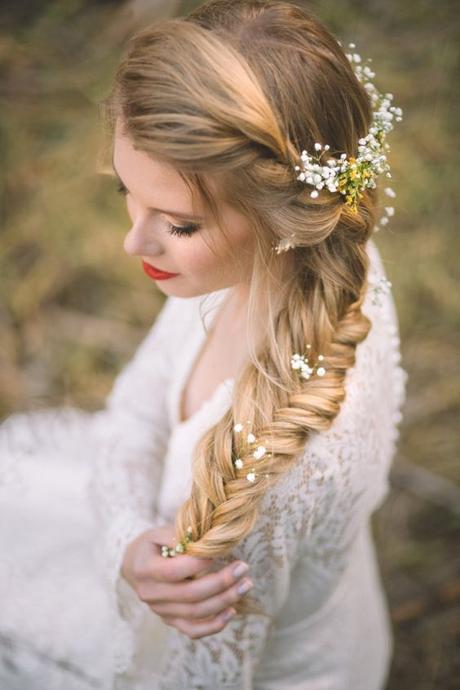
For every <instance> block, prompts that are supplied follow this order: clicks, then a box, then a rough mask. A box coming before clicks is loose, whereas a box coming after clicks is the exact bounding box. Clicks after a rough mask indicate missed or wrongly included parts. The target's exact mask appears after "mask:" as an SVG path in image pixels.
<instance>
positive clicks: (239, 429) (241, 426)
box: [233, 422, 243, 432]
mask: <svg viewBox="0 0 460 690" xmlns="http://www.w3.org/2000/svg"><path fill="white" fill-rule="evenodd" d="M233 431H237V432H238V431H243V425H242V424H241V422H238V424H235V426H234V427H233Z"/></svg>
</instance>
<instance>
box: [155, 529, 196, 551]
mask: <svg viewBox="0 0 460 690" xmlns="http://www.w3.org/2000/svg"><path fill="white" fill-rule="evenodd" d="M192 536H193V531H192V526H191V525H189V526H188V527H187V534H186V536H185V539H183V540H182V541H180V542H179V543H178V544H176V546H175V547H169V546H166V545H164V546H162V547H161V555H162V556H164V558H173V557H174V556H176V554H178V553H185V551H187V544H188V543H189V542H191V541H192Z"/></svg>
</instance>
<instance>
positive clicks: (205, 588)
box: [152, 556, 249, 603]
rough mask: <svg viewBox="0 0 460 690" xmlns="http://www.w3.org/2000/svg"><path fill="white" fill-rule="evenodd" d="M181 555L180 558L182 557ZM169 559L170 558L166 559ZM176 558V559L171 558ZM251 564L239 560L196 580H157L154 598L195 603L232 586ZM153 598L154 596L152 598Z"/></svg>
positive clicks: (153, 589)
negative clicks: (239, 567)
mask: <svg viewBox="0 0 460 690" xmlns="http://www.w3.org/2000/svg"><path fill="white" fill-rule="evenodd" d="M182 557H183V556H181V557H180V558H182ZM165 560H169V559H165ZM170 560H174V559H170ZM240 565H243V566H245V567H242V568H241V569H240V570H239V572H235V571H236V570H237V569H238V566H240ZM248 569H249V566H248V565H247V564H246V563H244V564H243V563H242V562H241V561H237V562H236V563H235V562H234V563H230V564H229V565H227V566H225V567H224V568H221V570H218V571H217V572H213V573H208V574H207V575H203V576H202V577H200V578H198V579H196V580H189V581H182V582H175V581H172V582H171V581H170V582H156V583H155V587H154V588H152V591H153V592H154V600H157V601H180V602H186V603H193V602H197V601H202V600H203V599H207V598H209V597H212V596H214V595H215V594H219V593H220V592H223V591H224V590H226V589H228V588H229V587H231V586H232V585H233V584H234V583H235V582H236V581H237V580H238V579H239V578H240V577H241V576H242V575H244V573H245V572H247V571H248ZM152 600H153V598H152Z"/></svg>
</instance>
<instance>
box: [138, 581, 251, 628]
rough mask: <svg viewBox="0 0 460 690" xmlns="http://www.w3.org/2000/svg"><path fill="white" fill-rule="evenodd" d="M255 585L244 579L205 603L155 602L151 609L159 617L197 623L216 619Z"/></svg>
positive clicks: (205, 600)
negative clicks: (212, 618)
mask: <svg viewBox="0 0 460 690" xmlns="http://www.w3.org/2000/svg"><path fill="white" fill-rule="evenodd" d="M252 586H253V583H252V581H251V580H250V579H249V578H244V579H243V580H242V581H241V582H238V583H237V584H236V585H233V586H232V587H230V588H228V589H226V590H225V591H224V592H220V593H219V594H216V595H215V596H211V597H209V598H207V599H204V600H203V601H199V602H195V603H184V602H169V601H161V602H154V603H153V604H151V605H150V608H151V609H152V610H153V611H154V612H155V613H157V614H158V615H159V616H167V617H175V618H184V619H188V620H191V621H192V622H195V621H196V620H197V619H203V618H210V617H215V616H217V615H219V614H221V613H222V612H223V611H224V610H225V609H227V608H229V607H230V606H231V605H232V604H234V603H236V602H237V601H238V600H239V599H240V598H241V597H242V596H243V595H244V594H246V592H249V590H250V589H251V588H252Z"/></svg>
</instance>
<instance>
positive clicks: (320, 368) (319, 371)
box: [316, 367, 326, 376]
mask: <svg viewBox="0 0 460 690" xmlns="http://www.w3.org/2000/svg"><path fill="white" fill-rule="evenodd" d="M316 373H317V374H318V376H324V374H325V373H326V369H325V368H324V367H318V369H317V370H316Z"/></svg>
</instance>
